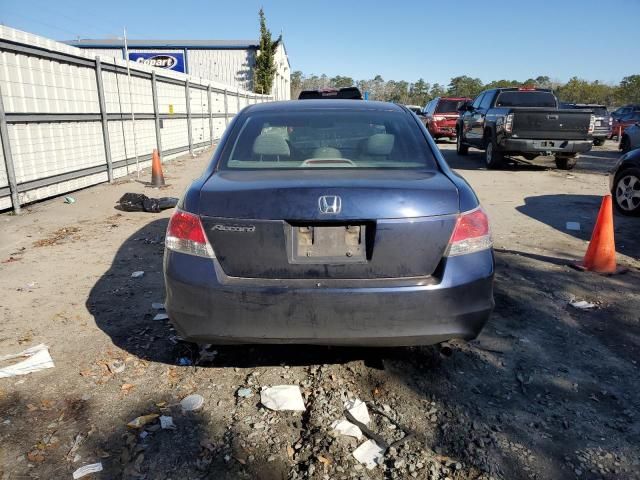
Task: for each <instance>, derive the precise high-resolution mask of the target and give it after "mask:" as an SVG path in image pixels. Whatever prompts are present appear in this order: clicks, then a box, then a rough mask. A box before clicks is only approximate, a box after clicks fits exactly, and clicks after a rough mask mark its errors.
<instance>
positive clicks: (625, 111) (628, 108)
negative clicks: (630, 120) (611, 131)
mask: <svg viewBox="0 0 640 480" xmlns="http://www.w3.org/2000/svg"><path fill="white" fill-rule="evenodd" d="M636 110H640V105H637V104H633V103H630V104H629V105H624V106H622V107H619V108H616V109H615V110H614V111H613V112H611V116H612V117H613V118H614V120H615V119H616V118H619V117H622V116H624V115H629V114H630V113H633V112H634V111H636Z"/></svg>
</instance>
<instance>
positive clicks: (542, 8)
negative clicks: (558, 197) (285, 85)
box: [0, 0, 640, 85]
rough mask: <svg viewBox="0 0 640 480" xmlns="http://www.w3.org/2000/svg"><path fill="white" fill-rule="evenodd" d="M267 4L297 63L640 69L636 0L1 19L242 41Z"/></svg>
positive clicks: (498, 72)
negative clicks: (124, 28)
mask: <svg viewBox="0 0 640 480" xmlns="http://www.w3.org/2000/svg"><path fill="white" fill-rule="evenodd" d="M260 6H264V9H265V13H266V15H267V22H268V25H269V28H270V29H271V31H272V33H273V34H274V36H277V35H278V34H279V33H280V31H282V32H283V33H284V40H285V45H286V48H287V52H288V54H289V60H290V62H291V67H292V69H293V70H301V71H303V72H304V73H306V74H311V73H315V74H322V73H326V74H327V75H329V76H334V75H346V76H351V77H353V78H355V79H362V78H372V77H373V76H375V75H376V74H380V75H382V77H383V78H384V79H385V80H391V79H393V80H407V81H415V80H417V79H418V78H420V77H422V78H424V79H425V80H426V81H428V82H430V83H435V82H439V83H441V84H445V85H446V84H447V83H448V81H449V78H451V77H452V76H457V75H469V76H472V77H479V78H480V79H481V80H483V81H484V82H488V81H491V80H498V79H516V80H525V79H527V78H530V77H536V76H538V75H548V76H549V77H551V78H552V79H554V80H561V81H566V80H568V79H569V78H570V77H571V76H574V75H576V76H578V77H581V78H584V79H587V80H601V81H604V82H614V83H617V82H619V81H620V79H621V78H622V77H624V76H626V75H632V74H638V73H640V0H617V1H615V2H611V1H608V0H554V1H547V0H529V1H518V0H512V1H505V0H501V1H495V0H482V1H478V0H475V1H471V0H456V1H451V0H444V1H440V2H433V1H429V0H395V1H384V2H374V1H371V0H369V1H367V2H359V1H349V0H341V1H337V0H322V1H318V0H315V1H306V0H297V1H293V0H291V1H287V0H227V1H224V2H223V1H218V0H208V1H205V0H202V1H200V0H180V1H176V0H172V1H168V0H154V1H143V0H129V1H123V0H104V1H94V0H56V1H51V0H0V22H1V23H2V24H4V25H8V26H11V27H14V28H19V29H22V30H26V31H29V32H32V33H36V34H39V35H43V36H45V37H49V38H54V39H58V40H60V39H74V38H76V37H77V36H79V37H81V38H108V37H114V36H121V35H122V28H123V27H126V28H127V34H128V36H129V37H130V38H136V39H143V38H161V39H183V38H185V39H246V38H257V37H258V19H257V13H258V10H259V8H260Z"/></svg>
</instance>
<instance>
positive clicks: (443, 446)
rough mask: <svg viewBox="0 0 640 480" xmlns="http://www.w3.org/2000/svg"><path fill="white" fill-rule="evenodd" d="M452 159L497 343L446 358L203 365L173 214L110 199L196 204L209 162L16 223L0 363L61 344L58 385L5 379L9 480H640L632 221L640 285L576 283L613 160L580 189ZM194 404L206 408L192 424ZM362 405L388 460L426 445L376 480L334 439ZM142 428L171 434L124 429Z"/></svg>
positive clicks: (9, 226)
mask: <svg viewBox="0 0 640 480" xmlns="http://www.w3.org/2000/svg"><path fill="white" fill-rule="evenodd" d="M440 147H441V149H442V150H443V153H444V155H445V156H446V158H447V160H448V161H449V162H450V164H451V165H452V166H453V167H454V168H455V169H456V170H457V171H458V172H459V173H460V174H462V175H463V176H464V177H465V178H467V180H468V181H469V182H470V183H471V184H472V186H473V187H474V189H475V190H476V192H477V193H478V195H479V197H480V199H481V201H482V202H483V204H484V205H485V207H486V209H487V211H488V212H489V215H490V217H491V220H492V227H493V235H494V241H495V251H496V262H497V276H496V283H495V299H496V309H495V313H494V314H493V316H492V318H491V320H490V321H489V323H488V325H487V326H486V328H485V329H484V331H483V332H482V334H481V335H480V337H479V338H478V339H477V340H474V341H472V342H468V343H465V342H458V341H454V342H451V343H450V344H449V345H447V346H446V348H443V349H440V348H436V347H425V348H414V349H402V348H398V349H364V348H324V347H314V348H310V347H297V346H270V347H265V346H263V347H255V346H240V347H211V348H209V349H208V350H207V351H203V352H199V351H198V350H197V348H194V346H192V345H190V344H185V343H183V342H180V341H179V339H177V338H176V336H175V332H174V331H173V330H172V329H171V327H170V325H169V323H168V322H166V321H164V320H153V317H154V316H155V314H156V313H157V312H156V311H155V310H154V309H153V308H152V306H151V304H152V302H162V301H163V282H162V273H161V267H162V265H161V264H162V253H163V235H164V231H165V229H166V225H167V219H168V217H169V215H170V213H171V211H165V212H162V213H160V214H149V213H125V212H120V211H118V210H116V209H114V205H115V202H116V200H117V199H118V198H119V197H120V196H121V195H122V194H123V193H125V192H129V191H131V192H144V193H146V194H148V195H151V196H160V195H162V196H172V195H173V196H179V195H180V194H181V193H182V192H183V191H184V189H185V187H186V185H187V184H188V183H189V181H190V180H191V179H192V178H195V177H196V176H197V175H199V173H200V172H201V171H202V169H203V168H204V166H205V164H206V162H207V160H208V158H209V156H210V152H204V153H203V154H201V155H199V156H198V157H196V158H193V159H192V158H185V157H183V158H182V159H179V160H176V161H173V162H171V163H169V164H167V165H165V175H166V177H167V182H168V183H169V186H168V187H167V188H166V189H163V190H162V191H158V190H152V189H149V188H147V187H145V186H144V185H143V184H142V183H139V182H137V181H135V179H129V180H125V181H122V182H119V183H117V184H115V185H100V186H97V187H94V188H90V189H87V190H83V191H79V192H76V193H74V194H73V196H74V197H75V198H76V200H77V201H76V203H74V204H65V203H63V201H62V199H61V198H56V199H52V200H50V201H47V202H42V203H39V204H36V205H32V206H30V207H27V208H25V212H24V214H23V215H21V216H18V217H16V216H12V215H9V214H4V215H1V216H0V262H2V263H0V291H2V292H3V294H2V297H1V298H0V356H2V355H6V354H10V353H17V352H19V351H22V350H24V349H26V348H28V347H30V346H33V345H36V344H39V343H45V344H46V345H48V346H49V348H50V352H51V355H52V357H53V360H54V362H55V368H52V369H48V370H43V371H40V372H36V373H32V374H29V375H26V376H22V377H15V378H4V379H0V478H2V479H3V480H6V479H18V478H41V479H54V478H55V479H57V478H71V474H72V472H73V471H74V470H76V469H77V468H79V467H80V466H82V465H85V464H91V463H96V462H102V465H103V467H104V470H103V471H102V472H101V473H97V474H94V478H103V479H112V478H114V479H115V478H131V479H134V478H135V479H198V478H211V479H236V478H257V479H281V478H313V479H351V478H363V479H367V478H371V479H383V478H385V479H389V478H391V479H393V478H397V479H404V478H420V479H442V480H444V479H451V480H471V479H485V480H486V479H565V478H568V479H573V478H579V479H640V378H639V374H638V361H640V313H639V312H640V295H638V289H639V286H640V273H639V271H638V266H639V259H640V243H639V242H638V232H639V231H640V223H638V222H639V221H640V220H638V219H629V218H623V217H621V216H619V215H617V216H616V218H615V228H616V243H617V248H618V252H619V256H618V260H619V263H620V264H622V265H624V266H626V267H628V268H629V271H628V273H626V274H623V275H618V276H612V277H604V276H599V275H595V274H590V273H582V272H579V271H576V270H574V269H572V268H570V267H568V266H567V263H568V262H569V261H571V260H576V259H579V258H580V257H581V256H582V255H583V254H584V251H585V249H586V246H587V241H588V239H589V237H590V233H591V229H592V227H593V224H594V220H595V217H596V215H597V211H598V207H599V203H600V200H601V196H602V195H604V194H606V193H607V177H606V175H605V173H606V172H607V170H608V169H609V168H610V167H611V165H612V164H613V163H614V161H615V159H616V158H617V156H618V154H617V152H615V151H614V149H615V145H614V144H613V143H608V144H607V145H605V146H604V147H597V148H595V149H594V151H593V152H590V153H589V154H587V155H584V156H583V157H582V158H581V160H580V161H579V164H578V167H577V168H576V169H575V170H574V171H572V172H564V171H558V170H555V169H553V168H545V167H537V166H529V165H510V166H507V167H506V168H504V169H503V170H499V171H487V170H485V169H484V168H483V167H482V162H481V154H480V152H476V151H473V150H472V151H471V152H470V155H469V156H468V157H458V156H457V155H456V154H455V148H454V145H453V144H452V143H447V142H444V143H441V144H440ZM550 165H551V164H550ZM144 175H145V176H144V178H146V177H147V175H148V172H146V173H145V174H144ZM567 221H575V222H580V227H581V228H580V230H579V231H569V230H567V229H566V222H567ZM139 270H140V271H144V272H145V273H144V276H143V277H142V278H131V273H132V272H134V271H139ZM574 299H575V300H586V301H588V302H592V303H595V304H596V305H597V307H596V308H594V309H592V310H580V309H577V308H574V307H572V306H570V305H569V302H570V301H571V300H574ZM0 366H5V364H4V363H3V364H2V365H0ZM278 384H293V385H299V386H300V387H301V390H302V392H303V396H304V400H305V404H306V411H305V412H301V413H289V412H273V411H269V410H266V409H265V408H264V407H262V406H261V404H260V393H259V391H260V388H261V387H263V386H271V385H278ZM241 388H247V389H248V390H242V391H241V392H240V393H241V394H242V395H239V392H238V391H239V389H241ZM191 393H198V394H200V395H202V396H203V397H204V406H203V407H202V408H201V409H200V410H198V411H197V412H183V411H182V410H181V408H180V407H179V405H178V402H179V401H180V400H181V399H182V398H183V397H185V396H186V395H188V394H191ZM356 397H357V398H360V399H362V400H365V401H367V402H368V403H369V406H370V412H371V416H372V420H373V424H372V427H371V428H372V429H373V430H374V431H376V432H377V433H378V434H380V435H381V436H382V437H384V438H385V439H386V441H387V442H392V441H394V440H397V439H400V438H402V437H403V436H404V435H405V434H407V433H410V434H411V435H412V436H411V437H410V438H409V439H408V440H406V441H405V442H404V443H402V444H401V445H400V446H398V447H397V448H393V449H390V451H389V452H388V454H387V455H386V457H385V459H384V463H383V464H382V465H379V466H377V467H375V468H374V469H372V470H367V469H366V468H364V467H363V466H362V465H361V464H359V463H358V462H357V461H356V460H355V459H354V457H353V456H352V451H353V450H354V449H355V448H356V446H357V445H359V443H361V442H362V441H360V442H358V441H356V440H355V439H353V438H350V437H345V436H339V435H336V434H335V433H334V432H332V429H331V423H332V422H333V421H334V420H336V419H339V418H341V417H342V410H343V402H344V401H345V400H346V399H350V398H356ZM374 409H377V410H379V412H380V413H374ZM147 414H162V415H170V416H172V417H173V422H174V423H175V426H176V428H175V429H161V428H160V426H159V425H158V420H157V419H155V420H152V421H151V422H150V423H148V424H147V425H146V426H144V427H143V428H141V429H132V428H129V427H127V423H128V422H130V421H131V420H133V419H134V418H136V417H138V416H140V415H147ZM85 478H89V477H85Z"/></svg>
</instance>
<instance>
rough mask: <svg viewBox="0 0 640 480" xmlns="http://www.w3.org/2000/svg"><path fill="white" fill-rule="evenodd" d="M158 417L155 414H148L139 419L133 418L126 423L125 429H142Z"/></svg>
mask: <svg viewBox="0 0 640 480" xmlns="http://www.w3.org/2000/svg"><path fill="white" fill-rule="evenodd" d="M159 416H160V415H158V414H157V413H150V414H148V415H141V416H139V417H136V418H134V419H133V420H131V421H130V422H129V423H127V427H129V428H142V427H144V426H145V425H146V424H148V423H151V422H153V421H154V420H155V419H156V418H158V417H159Z"/></svg>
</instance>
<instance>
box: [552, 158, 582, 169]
mask: <svg viewBox="0 0 640 480" xmlns="http://www.w3.org/2000/svg"><path fill="white" fill-rule="evenodd" d="M576 163H578V159H577V158H576V157H575V156H572V157H562V156H560V155H556V167H558V168H559V169H560V170H571V169H572V168H573V167H575V166H576Z"/></svg>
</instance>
